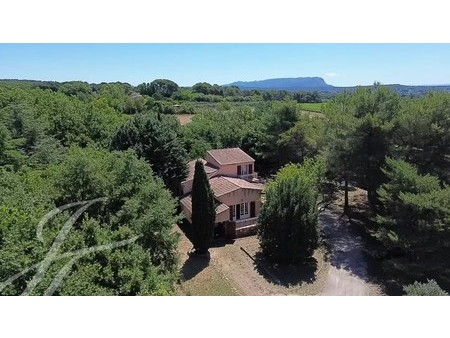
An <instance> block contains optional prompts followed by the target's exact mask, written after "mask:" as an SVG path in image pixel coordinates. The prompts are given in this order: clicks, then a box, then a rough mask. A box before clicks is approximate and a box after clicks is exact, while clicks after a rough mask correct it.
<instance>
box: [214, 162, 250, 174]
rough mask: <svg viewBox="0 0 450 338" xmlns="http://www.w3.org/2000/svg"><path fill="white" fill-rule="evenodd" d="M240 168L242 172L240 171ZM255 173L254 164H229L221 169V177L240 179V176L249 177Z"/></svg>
mask: <svg viewBox="0 0 450 338" xmlns="http://www.w3.org/2000/svg"><path fill="white" fill-rule="evenodd" d="M238 166H240V170H239V169H238ZM254 172H255V163H254V162H244V163H239V164H227V165H223V166H220V167H219V172H218V174H219V175H223V176H230V177H238V176H239V175H238V174H239V173H240V175H248V174H251V173H254Z"/></svg>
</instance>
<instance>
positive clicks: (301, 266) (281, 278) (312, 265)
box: [252, 252, 318, 287]
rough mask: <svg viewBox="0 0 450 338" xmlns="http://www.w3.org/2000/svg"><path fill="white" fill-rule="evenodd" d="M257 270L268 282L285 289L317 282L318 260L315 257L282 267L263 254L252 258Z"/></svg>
mask: <svg viewBox="0 0 450 338" xmlns="http://www.w3.org/2000/svg"><path fill="white" fill-rule="evenodd" d="M252 259H253V262H254V265H255V269H256V271H258V273H259V274H260V275H261V276H263V277H264V278H265V279H266V280H267V281H269V282H270V283H273V284H275V285H280V286H284V287H293V286H299V285H301V284H304V283H306V284H311V283H313V282H314V281H315V280H316V271H317V269H318V264H317V260H316V259H315V258H313V257H311V258H310V259H308V260H306V261H305V262H302V263H297V264H289V265H282V264H276V263H273V262H270V261H268V260H267V259H266V258H265V256H264V255H263V254H262V253H261V252H257V253H256V255H255V257H252Z"/></svg>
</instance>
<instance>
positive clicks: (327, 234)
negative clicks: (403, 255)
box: [319, 188, 383, 296]
mask: <svg viewBox="0 0 450 338" xmlns="http://www.w3.org/2000/svg"><path fill="white" fill-rule="evenodd" d="M349 200H350V207H351V209H352V214H353V213H354V214H355V215H357V214H366V213H368V212H369V211H368V209H369V207H368V202H367V194H366V191H365V190H362V189H356V188H354V189H352V191H350V192H349ZM343 201H344V199H343V194H342V192H340V193H338V195H337V199H336V200H335V201H334V203H332V204H331V205H330V206H329V207H328V208H327V209H326V210H324V211H323V212H322V213H321V214H320V216H319V225H320V228H321V232H322V238H323V239H324V241H325V242H326V243H327V247H328V259H329V261H330V265H331V267H330V269H329V271H328V276H327V279H326V283H325V287H324V290H323V292H322V295H335V296H339V295H345V296H350V295H355V296H376V295H382V294H383V293H382V291H381V287H380V286H379V285H377V284H376V283H375V282H374V279H373V278H372V274H371V272H372V270H373V268H374V267H373V265H374V264H375V262H373V260H372V259H371V257H369V255H368V254H367V252H366V245H367V243H366V240H365V236H364V233H363V232H362V231H361V228H360V227H358V226H356V224H355V221H354V220H353V219H352V220H350V219H349V218H348V217H347V216H343V215H342V210H343V204H344V202H343Z"/></svg>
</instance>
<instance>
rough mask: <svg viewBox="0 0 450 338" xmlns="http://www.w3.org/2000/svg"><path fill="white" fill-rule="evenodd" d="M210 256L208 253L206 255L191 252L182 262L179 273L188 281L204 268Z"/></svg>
mask: <svg viewBox="0 0 450 338" xmlns="http://www.w3.org/2000/svg"><path fill="white" fill-rule="evenodd" d="M210 260H211V258H210V256H209V254H207V255H196V254H191V255H190V256H189V258H188V259H187V260H186V262H184V264H183V267H182V268H181V274H182V276H183V279H184V280H185V281H188V280H190V279H192V278H194V277H195V276H197V275H198V274H199V273H200V272H202V271H203V270H204V269H206V268H207V267H208V265H209V262H210Z"/></svg>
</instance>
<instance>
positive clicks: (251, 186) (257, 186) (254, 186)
mask: <svg viewBox="0 0 450 338" xmlns="http://www.w3.org/2000/svg"><path fill="white" fill-rule="evenodd" d="M222 177H223V178H224V179H225V180H227V181H229V182H231V183H233V184H234V185H236V186H238V187H239V188H244V189H255V190H263V188H264V184H262V183H252V182H248V181H246V180H243V179H241V178H235V177H225V176H222Z"/></svg>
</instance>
